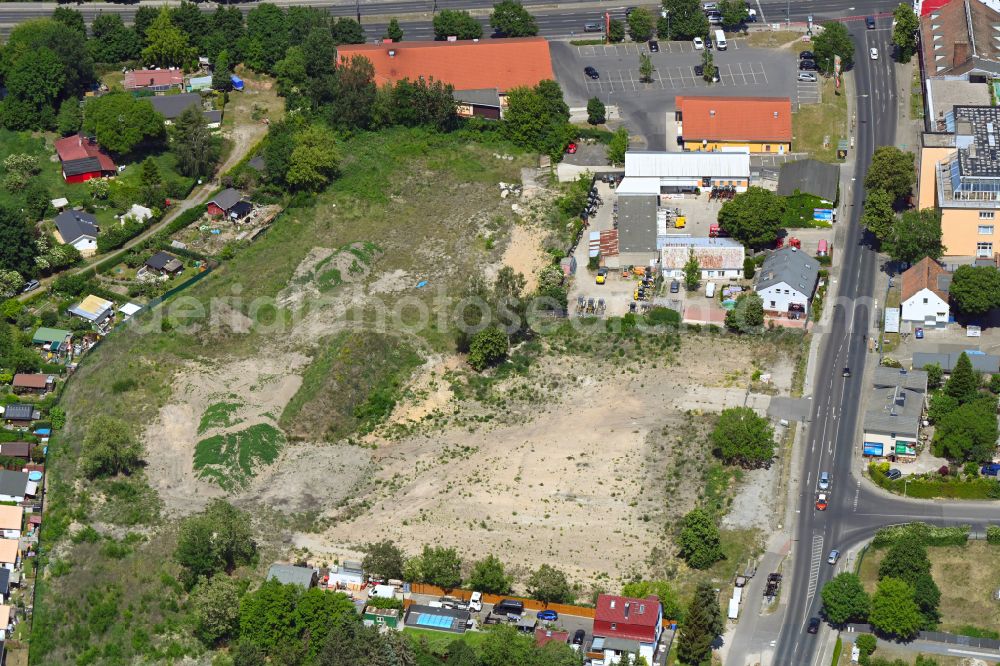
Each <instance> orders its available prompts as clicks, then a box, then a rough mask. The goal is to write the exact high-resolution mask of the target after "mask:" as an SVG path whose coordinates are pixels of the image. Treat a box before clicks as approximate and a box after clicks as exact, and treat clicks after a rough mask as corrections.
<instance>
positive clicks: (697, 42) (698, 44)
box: [691, 37, 705, 51]
mask: <svg viewBox="0 0 1000 666" xmlns="http://www.w3.org/2000/svg"><path fill="white" fill-rule="evenodd" d="M691 41H692V42H693V43H694V50H695V51H701V50H702V49H703V48H705V42H704V41H703V40H702V38H701V37H695V38H694V39H693V40H691Z"/></svg>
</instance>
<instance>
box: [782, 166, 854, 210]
mask: <svg viewBox="0 0 1000 666" xmlns="http://www.w3.org/2000/svg"><path fill="white" fill-rule="evenodd" d="M839 189H840V165H839V164H828V163H826V162H820V161H819V160H813V159H809V160H796V161H794V162H785V163H784V164H782V165H781V171H780V172H779V173H778V194H780V195H781V196H783V197H790V196H792V195H793V194H795V193H796V192H801V193H803V194H811V195H813V196H814V197H819V198H820V199H822V200H823V201H828V202H830V203H834V202H835V201H837V198H838V192H839Z"/></svg>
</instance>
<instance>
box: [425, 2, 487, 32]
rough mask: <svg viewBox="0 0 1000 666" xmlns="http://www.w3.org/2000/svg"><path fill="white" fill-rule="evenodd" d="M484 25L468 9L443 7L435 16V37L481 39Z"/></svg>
mask: <svg viewBox="0 0 1000 666" xmlns="http://www.w3.org/2000/svg"><path fill="white" fill-rule="evenodd" d="M482 36H483V26H482V24H481V23H479V21H477V20H476V19H474V18H472V15H471V14H470V13H469V12H467V11H462V10H458V9H442V10H441V11H439V12H438V13H437V14H436V15H435V16H434V39H448V38H449V37H456V38H458V39H479V38H480V37H482Z"/></svg>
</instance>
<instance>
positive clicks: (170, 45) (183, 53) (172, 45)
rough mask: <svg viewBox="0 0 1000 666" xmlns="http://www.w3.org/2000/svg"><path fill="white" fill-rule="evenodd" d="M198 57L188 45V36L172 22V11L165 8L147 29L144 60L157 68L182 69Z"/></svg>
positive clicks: (143, 53) (143, 52)
mask: <svg viewBox="0 0 1000 666" xmlns="http://www.w3.org/2000/svg"><path fill="white" fill-rule="evenodd" d="M197 57H198V53H197V51H196V50H195V49H194V48H192V47H191V45H190V44H188V38H187V35H185V34H184V33H183V32H181V31H180V29H178V28H177V26H175V25H174V24H173V22H172V21H171V20H170V10H169V9H167V8H166V7H164V8H163V9H161V10H160V13H159V15H158V16H157V17H156V20H154V21H153V23H152V24H151V25H150V26H149V28H147V29H146V48H144V49H143V50H142V60H143V62H145V63H146V64H147V65H151V66H156V67H181V66H183V65H185V64H187V63H189V62H191V61H192V60H194V59H195V58H197Z"/></svg>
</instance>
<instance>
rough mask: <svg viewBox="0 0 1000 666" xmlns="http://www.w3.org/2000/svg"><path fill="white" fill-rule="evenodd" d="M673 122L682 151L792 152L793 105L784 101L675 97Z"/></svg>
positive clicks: (784, 98)
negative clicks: (739, 149)
mask: <svg viewBox="0 0 1000 666" xmlns="http://www.w3.org/2000/svg"><path fill="white" fill-rule="evenodd" d="M675 108H676V111H675V112H674V122H675V123H676V124H677V144H678V145H680V146H683V147H684V150H698V151H717V150H731V149H733V148H742V149H746V150H749V151H750V152H751V153H774V154H778V155H784V154H785V153H788V152H791V150H792V101H791V100H790V99H789V98H787V97H709V96H700V95H699V96H695V97H689V96H684V95H681V96H678V97H677V100H676V103H675Z"/></svg>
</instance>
